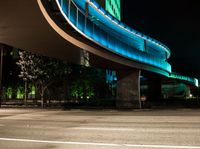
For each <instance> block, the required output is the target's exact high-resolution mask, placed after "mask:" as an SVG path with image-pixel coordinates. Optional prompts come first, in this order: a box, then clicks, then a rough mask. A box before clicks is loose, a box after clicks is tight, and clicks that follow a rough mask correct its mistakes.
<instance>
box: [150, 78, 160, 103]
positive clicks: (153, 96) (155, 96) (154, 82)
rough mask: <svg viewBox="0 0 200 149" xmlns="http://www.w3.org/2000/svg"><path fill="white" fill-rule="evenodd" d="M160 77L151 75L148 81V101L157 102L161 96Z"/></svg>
mask: <svg viewBox="0 0 200 149" xmlns="http://www.w3.org/2000/svg"><path fill="white" fill-rule="evenodd" d="M161 85H162V84H161V77H160V76H157V75H155V76H153V77H150V78H149V81H148V95H147V100H148V101H150V102H156V101H157V102H158V101H159V100H160V99H161V96H162V86H161Z"/></svg>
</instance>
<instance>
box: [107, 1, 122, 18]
mask: <svg viewBox="0 0 200 149" xmlns="http://www.w3.org/2000/svg"><path fill="white" fill-rule="evenodd" d="M105 8H106V10H107V11H108V12H109V13H110V14H111V15H113V16H114V17H115V18H117V19H118V20H121V3H120V0H106V4H105Z"/></svg>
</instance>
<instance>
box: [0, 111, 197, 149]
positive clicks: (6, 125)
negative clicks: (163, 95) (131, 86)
mask: <svg viewBox="0 0 200 149" xmlns="http://www.w3.org/2000/svg"><path fill="white" fill-rule="evenodd" d="M143 148H145V149H155V148H156V149H168V148H169V149H200V110H191V109H179V110H146V111H140V110H135V111H117V110H99V111H98V110H69V111H62V110H39V109H34V110H33V109H0V149H143Z"/></svg>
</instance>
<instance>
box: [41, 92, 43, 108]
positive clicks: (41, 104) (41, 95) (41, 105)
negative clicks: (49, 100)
mask: <svg viewBox="0 0 200 149" xmlns="http://www.w3.org/2000/svg"><path fill="white" fill-rule="evenodd" d="M41 108H42V109H43V108H44V89H42V91H41Z"/></svg>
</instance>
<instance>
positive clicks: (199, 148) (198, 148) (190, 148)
mask: <svg viewBox="0 0 200 149" xmlns="http://www.w3.org/2000/svg"><path fill="white" fill-rule="evenodd" d="M0 141H15V142H32V143H48V144H69V145H92V146H110V147H137V148H172V149H200V146H175V145H174V146H172V145H139V144H113V143H92V142H71V141H49V140H30V139H16V138H0Z"/></svg>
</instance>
